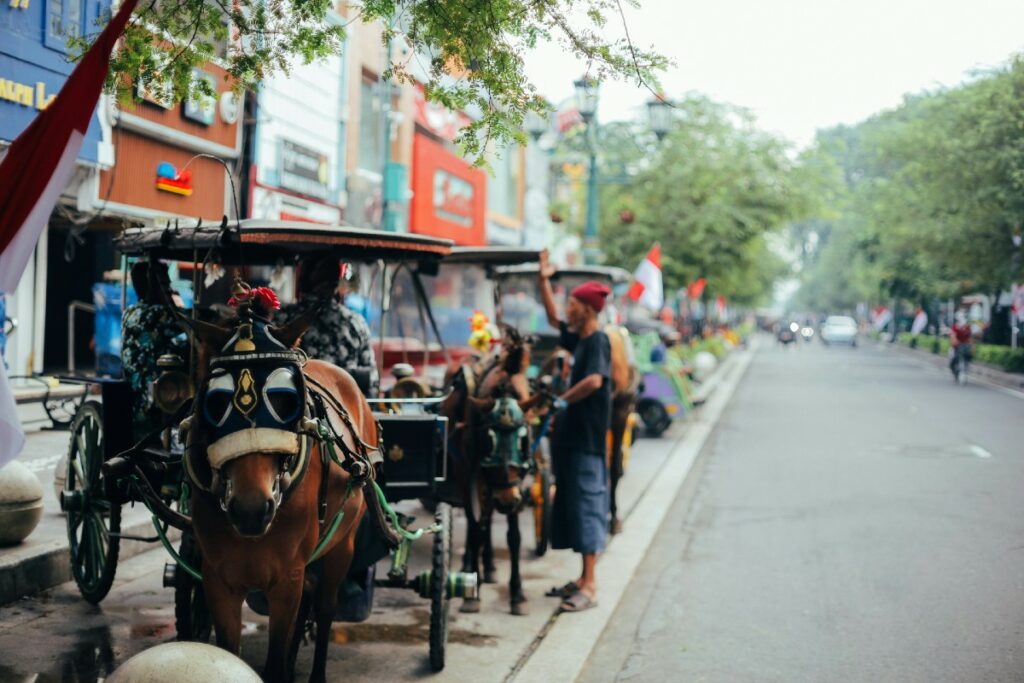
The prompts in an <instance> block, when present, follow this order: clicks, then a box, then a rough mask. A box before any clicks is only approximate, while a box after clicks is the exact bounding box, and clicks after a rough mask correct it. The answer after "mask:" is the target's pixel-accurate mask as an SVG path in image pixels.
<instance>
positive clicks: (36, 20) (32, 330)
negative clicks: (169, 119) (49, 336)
mask: <svg viewBox="0 0 1024 683" xmlns="http://www.w3.org/2000/svg"><path fill="white" fill-rule="evenodd" d="M109 4H110V3H109V1H107V0H51V1H50V2H38V1H36V2H27V1H25V0H22V1H20V2H10V3H6V2H5V3H3V4H2V5H0V155H3V153H4V150H5V149H6V148H7V146H8V144H9V143H10V142H11V141H13V140H14V139H15V138H16V137H17V136H18V135H19V134H21V132H22V131H23V130H25V128H27V127H28V125H29V124H30V123H31V122H32V120H33V119H34V118H35V116H36V115H37V114H38V113H39V112H41V111H42V110H43V109H45V108H46V107H47V106H48V105H49V104H50V102H51V101H52V100H53V98H54V97H55V96H56V94H57V93H58V92H59V91H60V89H61V87H62V86H63V85H64V82H65V81H66V80H67V77H68V75H70V73H71V70H72V68H73V67H74V64H73V63H72V62H71V61H70V60H69V59H68V50H67V48H66V44H67V40H68V38H69V37H71V36H77V35H82V33H83V32H84V31H86V30H88V29H89V28H90V27H92V26H95V24H96V21H97V19H98V18H99V16H100V14H101V12H103V11H105V10H107V9H108V8H109ZM104 127H105V126H104V121H103V120H102V117H101V116H99V115H97V114H94V115H93V119H92V122H91V124H90V126H89V129H88V131H87V133H86V136H85V140H84V142H83V144H82V149H81V152H80V153H79V156H78V163H79V167H78V169H77V171H76V173H75V174H74V176H73V178H72V180H71V182H70V184H69V185H68V187H67V188H65V189H64V191H63V193H62V196H61V199H60V204H59V206H58V209H57V211H56V212H55V213H54V219H53V220H51V226H52V225H53V224H54V223H55V222H58V221H60V220H63V219H62V216H64V215H65V214H66V213H67V212H68V211H73V210H75V209H76V208H78V207H79V204H80V200H79V197H80V196H81V195H82V193H83V192H85V193H86V194H88V188H89V187H90V185H91V184H94V183H95V176H96V169H97V167H98V165H99V164H108V163H110V159H109V157H110V148H109V145H107V144H105V143H104V138H105V134H104V133H105V132H107V133H109V130H108V131H104ZM22 161H23V163H24V165H25V167H26V169H27V168H29V167H30V165H31V162H32V160H31V159H24V160H18V163H22ZM48 244H49V240H48V235H47V232H45V231H44V233H43V235H42V237H41V239H40V243H39V246H38V247H37V249H36V253H35V256H34V257H33V258H32V259H30V260H29V263H28V266H27V268H26V270H25V273H24V274H23V275H22V278H21V281H20V282H19V284H18V286H17V287H16V288H15V291H13V292H6V293H5V294H4V293H0V296H5V297H6V301H5V309H6V311H5V317H6V318H7V319H9V321H10V322H9V323H8V324H7V325H6V327H7V328H8V329H9V330H10V331H11V334H10V337H9V339H8V340H7V343H6V348H5V350H4V358H5V359H6V361H7V364H8V367H9V372H10V374H12V375H23V374H31V373H32V372H35V371H39V370H41V369H42V362H43V354H42V353H41V352H40V349H41V348H42V346H43V339H44V331H45V327H44V315H43V311H44V306H43V303H44V302H45V301H46V296H47V250H48ZM65 315H66V311H65ZM15 322H16V323H17V326H16V327H14V324H15Z"/></svg>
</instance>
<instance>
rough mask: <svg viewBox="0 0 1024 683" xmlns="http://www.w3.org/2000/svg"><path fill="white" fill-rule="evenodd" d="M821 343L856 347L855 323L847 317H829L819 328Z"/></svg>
mask: <svg viewBox="0 0 1024 683" xmlns="http://www.w3.org/2000/svg"><path fill="white" fill-rule="evenodd" d="M821 341H822V342H823V343H825V344H826V345H827V344H849V345H850V346H857V322H856V321H855V320H854V319H853V318H851V317H850V316H847V315H830V316H829V317H828V318H826V319H825V324H824V325H822V326H821Z"/></svg>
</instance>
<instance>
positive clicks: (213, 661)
mask: <svg viewBox="0 0 1024 683" xmlns="http://www.w3.org/2000/svg"><path fill="white" fill-rule="evenodd" d="M105 680H106V683H142V681H145V683H178V682H179V681H196V682H197V683H198V681H231V682H232V683H260V677H259V676H257V675H256V672H255V671H253V670H252V669H251V668H250V667H249V665H248V664H246V663H245V662H243V661H242V660H241V659H239V658H238V657H236V656H234V655H233V654H231V653H230V652H228V651H227V650H221V649H220V648H219V647H214V646H213V645H207V644H206V643H184V642H183V643H164V644H163V645H157V646H156V647H151V648H149V649H148V650H143V651H142V652H140V653H139V654H137V655H135V656H134V657H132V658H131V659H129V660H128V661H127V662H125V663H124V664H122V665H121V666H119V667H118V668H117V669H116V670H114V672H113V673H112V674H110V675H109V676H107V678H106V679H105Z"/></svg>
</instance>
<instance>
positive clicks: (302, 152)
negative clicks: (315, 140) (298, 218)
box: [280, 140, 330, 199]
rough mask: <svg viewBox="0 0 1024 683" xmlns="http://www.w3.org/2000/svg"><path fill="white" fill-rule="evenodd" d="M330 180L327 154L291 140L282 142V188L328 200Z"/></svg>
mask: <svg viewBox="0 0 1024 683" xmlns="http://www.w3.org/2000/svg"><path fill="white" fill-rule="evenodd" d="M329 178H330V173H329V171H328V168H327V155H326V154H322V153H320V152H318V151H316V150H314V149H310V148H308V147H303V146H302V145H298V144H296V143H294V142H292V141H291V140H282V141H281V177H280V186H281V188H283V189H285V190H291V191H292V192H298V193H300V194H304V195H309V196H310V197H318V198H320V199H326V198H327V196H328V194H329V188H328V186H327V182H328V179H329Z"/></svg>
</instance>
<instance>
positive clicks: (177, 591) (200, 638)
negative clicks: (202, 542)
mask: <svg viewBox="0 0 1024 683" xmlns="http://www.w3.org/2000/svg"><path fill="white" fill-rule="evenodd" d="M178 554H179V555H181V559H183V560H185V562H188V564H189V566H191V567H192V568H193V569H195V570H196V571H197V572H198V571H201V567H202V557H201V555H200V554H199V544H198V543H196V539H195V536H193V535H192V534H191V533H190V532H187V531H186V532H185V533H183V534H182V535H181V547H180V549H179V551H178ZM174 625H175V628H176V629H177V631H178V640H193V641H196V642H200V643H205V642H208V641H209V640H210V633H211V632H212V630H213V619H212V618H211V616H210V608H209V607H207V605H206V593H204V592H203V582H202V581H199V580H197V579H195V578H194V577H192V576H191V575H190V574H189V573H188V572H187V571H185V569H184V568H183V567H181V566H179V567H178V568H177V571H175V573H174Z"/></svg>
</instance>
